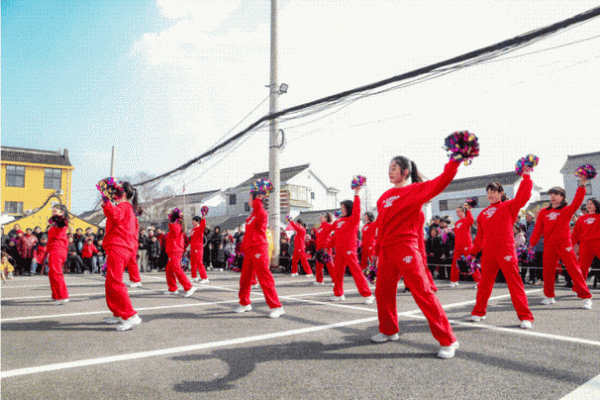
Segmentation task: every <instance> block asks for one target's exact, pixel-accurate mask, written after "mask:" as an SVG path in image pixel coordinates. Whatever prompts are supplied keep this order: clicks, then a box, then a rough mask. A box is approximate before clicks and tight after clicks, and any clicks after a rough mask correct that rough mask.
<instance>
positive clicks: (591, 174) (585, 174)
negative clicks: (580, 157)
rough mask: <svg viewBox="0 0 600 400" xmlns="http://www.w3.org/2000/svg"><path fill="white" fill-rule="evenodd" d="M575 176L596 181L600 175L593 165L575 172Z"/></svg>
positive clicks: (585, 165)
mask: <svg viewBox="0 0 600 400" xmlns="http://www.w3.org/2000/svg"><path fill="white" fill-rule="evenodd" d="M575 175H577V176H580V177H582V178H586V179H594V178H595V177H596V176H597V175H598V173H597V172H596V169H595V168H594V166H593V165H592V164H583V165H581V166H579V167H578V168H577V169H576V170H575Z"/></svg>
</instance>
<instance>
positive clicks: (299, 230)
mask: <svg viewBox="0 0 600 400" xmlns="http://www.w3.org/2000/svg"><path fill="white" fill-rule="evenodd" d="M290 225H291V226H292V228H294V231H296V235H295V236H294V255H292V276H297V275H298V261H300V264H302V268H304V272H305V273H306V277H307V278H310V277H312V276H313V272H312V269H311V268H310V265H308V260H307V258H306V242H305V241H304V240H305V238H306V227H305V226H304V224H303V223H302V221H300V220H298V221H297V222H294V221H292V220H291V219H290Z"/></svg>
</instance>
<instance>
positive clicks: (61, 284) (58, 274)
mask: <svg viewBox="0 0 600 400" xmlns="http://www.w3.org/2000/svg"><path fill="white" fill-rule="evenodd" d="M66 259H67V251H66V250H65V251H64V252H56V251H51V252H50V253H48V279H49V280H50V289H51V290H52V298H53V299H54V300H62V299H68V298H69V292H68V291H67V285H66V284H65V276H64V275H63V266H64V265H65V260H66Z"/></svg>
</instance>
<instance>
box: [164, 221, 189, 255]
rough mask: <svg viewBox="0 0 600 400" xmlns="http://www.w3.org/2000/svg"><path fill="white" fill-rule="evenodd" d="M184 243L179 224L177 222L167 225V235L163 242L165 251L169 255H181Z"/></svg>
mask: <svg viewBox="0 0 600 400" xmlns="http://www.w3.org/2000/svg"><path fill="white" fill-rule="evenodd" d="M184 246H185V241H184V239H183V231H182V229H181V224H180V223H178V222H175V223H170V224H169V233H167V239H166V241H165V251H166V252H167V254H169V255H171V254H174V253H183V249H184Z"/></svg>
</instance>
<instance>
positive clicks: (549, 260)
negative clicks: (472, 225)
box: [529, 177, 592, 310]
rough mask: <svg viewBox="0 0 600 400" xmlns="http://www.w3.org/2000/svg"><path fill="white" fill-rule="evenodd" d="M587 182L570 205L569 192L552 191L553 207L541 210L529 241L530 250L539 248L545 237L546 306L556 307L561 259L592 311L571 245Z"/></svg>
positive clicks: (579, 188) (575, 290) (585, 303)
mask: <svg viewBox="0 0 600 400" xmlns="http://www.w3.org/2000/svg"><path fill="white" fill-rule="evenodd" d="M586 183H587V179H586V178H585V177H581V183H580V185H579V187H578V188H577V191H576V192H575V198H574V199H573V202H572V203H571V204H570V205H567V202H566V201H565V190H564V189H563V188H560V187H554V188H552V189H550V190H549V191H548V193H549V194H550V206H549V207H547V208H544V209H541V210H540V212H539V214H538V218H537V221H536V223H535V227H534V228H533V233H532V234H531V238H530V240H529V248H530V249H532V248H533V247H535V245H536V244H537V242H538V241H539V240H540V238H541V237H542V235H543V236H544V267H543V270H542V273H543V277H544V298H543V299H542V301H541V304H543V305H549V304H554V303H555V302H556V301H555V300H554V297H555V294H554V281H555V279H556V263H557V262H558V260H559V259H561V260H562V262H563V264H564V265H565V267H566V268H567V272H568V273H569V275H570V276H571V279H572V281H573V291H574V292H575V293H577V297H579V298H581V299H583V305H582V308H584V309H586V310H589V309H591V308H592V295H591V293H590V291H589V289H588V286H587V284H586V282H585V279H584V278H583V275H582V274H581V268H580V266H579V264H578V263H577V259H576V258H575V252H574V251H573V244H572V243H571V231H570V229H569V223H570V222H571V217H572V216H573V214H574V213H575V211H577V210H579V206H581V204H582V203H583V198H584V197H585V192H586V188H585V185H586Z"/></svg>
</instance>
